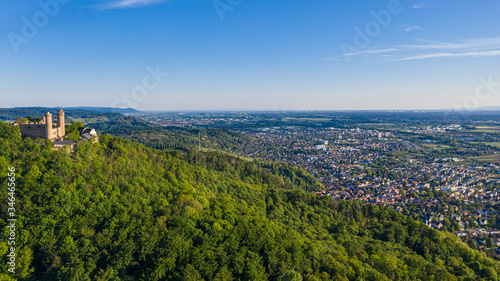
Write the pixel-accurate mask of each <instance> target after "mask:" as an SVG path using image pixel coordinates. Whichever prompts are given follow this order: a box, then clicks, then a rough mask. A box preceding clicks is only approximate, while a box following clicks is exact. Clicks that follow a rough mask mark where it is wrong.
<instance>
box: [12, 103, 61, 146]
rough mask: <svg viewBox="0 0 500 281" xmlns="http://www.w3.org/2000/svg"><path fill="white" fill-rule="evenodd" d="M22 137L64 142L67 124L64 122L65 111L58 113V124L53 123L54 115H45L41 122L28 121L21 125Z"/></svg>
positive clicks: (48, 113)
mask: <svg viewBox="0 0 500 281" xmlns="http://www.w3.org/2000/svg"><path fill="white" fill-rule="evenodd" d="M19 128H20V129H21V136H22V137H29V138H33V139H36V138H43V139H49V140H51V141H55V140H62V139H63V138H64V136H65V135H66V124H65V122H64V110H62V109H59V111H58V112H57V124H53V122H52V114H51V113H50V112H47V113H45V115H44V116H43V118H42V121H40V122H33V121H27V122H23V123H21V124H19Z"/></svg>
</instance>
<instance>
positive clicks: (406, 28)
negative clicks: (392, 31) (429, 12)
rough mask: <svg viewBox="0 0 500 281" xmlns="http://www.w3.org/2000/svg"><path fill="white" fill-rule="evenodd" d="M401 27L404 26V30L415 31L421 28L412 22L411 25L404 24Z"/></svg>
mask: <svg viewBox="0 0 500 281" xmlns="http://www.w3.org/2000/svg"><path fill="white" fill-rule="evenodd" d="M403 28H404V30H405V31H406V32H412V31H415V30H420V29H422V28H420V26H418V25H415V24H412V25H406V26H404V27H403Z"/></svg>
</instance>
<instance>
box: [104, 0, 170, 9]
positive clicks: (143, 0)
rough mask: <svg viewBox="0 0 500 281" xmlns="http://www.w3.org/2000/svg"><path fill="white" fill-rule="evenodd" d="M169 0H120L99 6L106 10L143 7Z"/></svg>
mask: <svg viewBox="0 0 500 281" xmlns="http://www.w3.org/2000/svg"><path fill="white" fill-rule="evenodd" d="M166 1H168V0H118V1H111V2H108V3H106V4H103V5H100V6H98V7H99V8H101V9H104V10H111V9H121V8H133V7H141V6H147V5H152V4H158V3H161V2H166Z"/></svg>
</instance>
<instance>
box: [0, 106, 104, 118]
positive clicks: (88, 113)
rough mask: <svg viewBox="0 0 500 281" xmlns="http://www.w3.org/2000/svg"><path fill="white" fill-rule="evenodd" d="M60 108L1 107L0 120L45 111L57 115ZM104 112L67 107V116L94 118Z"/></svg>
mask: <svg viewBox="0 0 500 281" xmlns="http://www.w3.org/2000/svg"><path fill="white" fill-rule="evenodd" d="M59 109H60V108H59V107H57V108H55V107H15V108H0V120H7V121H8V120H16V118H17V117H27V116H29V115H31V116H33V117H42V116H43V115H44V114H45V113H47V112H50V113H52V115H56V114H57V111H58V110H59ZM101 114H102V112H99V111H95V110H84V109H71V110H68V108H65V115H66V117H67V118H70V119H71V118H92V117H95V116H98V115H101Z"/></svg>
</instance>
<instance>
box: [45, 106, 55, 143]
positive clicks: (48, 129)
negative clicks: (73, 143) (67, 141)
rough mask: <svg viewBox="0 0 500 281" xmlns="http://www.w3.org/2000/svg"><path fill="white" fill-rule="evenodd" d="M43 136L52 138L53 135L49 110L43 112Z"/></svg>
mask: <svg viewBox="0 0 500 281" xmlns="http://www.w3.org/2000/svg"><path fill="white" fill-rule="evenodd" d="M44 117H45V138H46V139H52V138H53V137H54V135H53V133H52V114H50V112H47V113H45V116H44Z"/></svg>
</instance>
